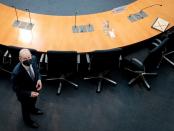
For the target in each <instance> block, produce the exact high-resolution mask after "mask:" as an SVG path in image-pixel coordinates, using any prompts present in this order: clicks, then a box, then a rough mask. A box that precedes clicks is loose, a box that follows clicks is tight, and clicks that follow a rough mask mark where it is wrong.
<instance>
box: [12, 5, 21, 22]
mask: <svg viewBox="0 0 174 131" xmlns="http://www.w3.org/2000/svg"><path fill="white" fill-rule="evenodd" d="M12 7H13V8H14V9H15V14H16V21H17V22H19V19H18V13H17V10H16V7H15V6H12Z"/></svg>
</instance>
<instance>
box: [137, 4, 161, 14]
mask: <svg viewBox="0 0 174 131" xmlns="http://www.w3.org/2000/svg"><path fill="white" fill-rule="evenodd" d="M153 6H162V5H161V4H153V5H150V6H146V7H144V8H142V9H141V10H140V12H142V11H143V10H145V9H147V8H151V7H153Z"/></svg>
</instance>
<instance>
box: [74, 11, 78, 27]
mask: <svg viewBox="0 0 174 131" xmlns="http://www.w3.org/2000/svg"><path fill="white" fill-rule="evenodd" d="M76 17H77V10H75V21H74V27H75V28H76V21H77V20H76V19H77V18H76Z"/></svg>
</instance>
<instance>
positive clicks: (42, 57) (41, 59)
mask: <svg viewBox="0 0 174 131" xmlns="http://www.w3.org/2000/svg"><path fill="white" fill-rule="evenodd" d="M44 56H45V54H43V53H42V55H41V57H40V60H39V62H40V63H43V59H44Z"/></svg>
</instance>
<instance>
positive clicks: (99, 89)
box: [84, 75, 117, 93]
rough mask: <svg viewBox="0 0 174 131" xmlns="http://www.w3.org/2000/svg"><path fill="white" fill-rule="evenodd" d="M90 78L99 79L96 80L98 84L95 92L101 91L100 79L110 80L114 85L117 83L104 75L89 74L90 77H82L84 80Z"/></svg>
mask: <svg viewBox="0 0 174 131" xmlns="http://www.w3.org/2000/svg"><path fill="white" fill-rule="evenodd" d="M90 79H99V81H98V86H97V89H96V93H100V92H101V89H102V85H101V84H102V81H103V80H105V81H108V82H110V83H112V84H114V85H117V82H115V81H113V80H111V79H109V78H107V77H104V76H102V75H101V76H96V77H94V76H91V77H85V78H84V80H90Z"/></svg>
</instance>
